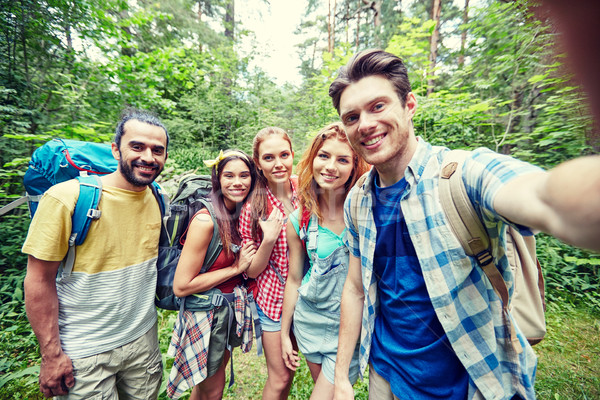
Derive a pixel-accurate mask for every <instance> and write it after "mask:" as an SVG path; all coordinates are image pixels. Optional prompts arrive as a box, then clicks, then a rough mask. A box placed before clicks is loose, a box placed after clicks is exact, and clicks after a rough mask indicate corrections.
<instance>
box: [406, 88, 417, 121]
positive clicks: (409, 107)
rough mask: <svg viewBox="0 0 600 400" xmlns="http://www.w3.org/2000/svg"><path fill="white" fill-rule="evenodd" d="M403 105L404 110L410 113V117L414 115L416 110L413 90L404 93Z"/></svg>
mask: <svg viewBox="0 0 600 400" xmlns="http://www.w3.org/2000/svg"><path fill="white" fill-rule="evenodd" d="M404 107H405V109H406V112H407V113H408V114H409V115H410V118H411V119H412V117H413V116H414V115H415V113H416V112H417V98H416V97H415V94H414V93H413V92H410V93H408V94H407V95H406V101H405V102H404Z"/></svg>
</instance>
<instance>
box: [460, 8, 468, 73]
mask: <svg viewBox="0 0 600 400" xmlns="http://www.w3.org/2000/svg"><path fill="white" fill-rule="evenodd" d="M468 23H469V0H465V8H464V9H463V19H462V29H461V32H460V54H459V56H458V66H459V67H460V68H462V67H463V66H464V65H465V48H466V43H467V24H468Z"/></svg>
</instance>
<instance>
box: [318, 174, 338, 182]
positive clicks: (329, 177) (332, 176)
mask: <svg viewBox="0 0 600 400" xmlns="http://www.w3.org/2000/svg"><path fill="white" fill-rule="evenodd" d="M321 176H322V177H323V179H325V180H327V181H332V180H334V179H337V176H335V175H328V174H321Z"/></svg>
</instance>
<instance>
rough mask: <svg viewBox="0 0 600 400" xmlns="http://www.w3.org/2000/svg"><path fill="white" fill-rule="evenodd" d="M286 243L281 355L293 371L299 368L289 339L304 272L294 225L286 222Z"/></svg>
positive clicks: (298, 358) (296, 356)
mask: <svg viewBox="0 0 600 400" xmlns="http://www.w3.org/2000/svg"><path fill="white" fill-rule="evenodd" d="M286 233H287V242H288V248H289V260H290V261H289V262H290V269H289V272H288V277H287V281H286V283H285V291H284V292H283V310H282V312H281V355H282V357H283V362H284V363H285V366H286V367H288V368H289V369H291V370H292V371H295V370H296V368H298V367H299V366H300V357H299V356H298V351H296V350H294V348H293V345H292V340H291V339H290V330H291V327H292V319H293V317H294V310H295V309H296V302H297V301H298V288H299V287H300V284H301V283H302V271H303V270H304V257H305V254H304V248H303V247H302V242H301V240H300V238H299V237H298V234H297V233H296V230H295V229H294V225H293V224H292V222H291V221H289V220H288V223H287V232H286Z"/></svg>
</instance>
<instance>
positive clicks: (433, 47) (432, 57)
mask: <svg viewBox="0 0 600 400" xmlns="http://www.w3.org/2000/svg"><path fill="white" fill-rule="evenodd" d="M441 11H442V0H433V4H432V7H431V19H432V20H433V21H435V29H434V30H433V33H432V34H431V37H430V38H429V72H428V74H427V96H429V95H430V94H431V93H433V88H434V85H435V82H434V78H433V77H434V75H435V63H436V61H437V51H438V41H439V39H440V14H441Z"/></svg>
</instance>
